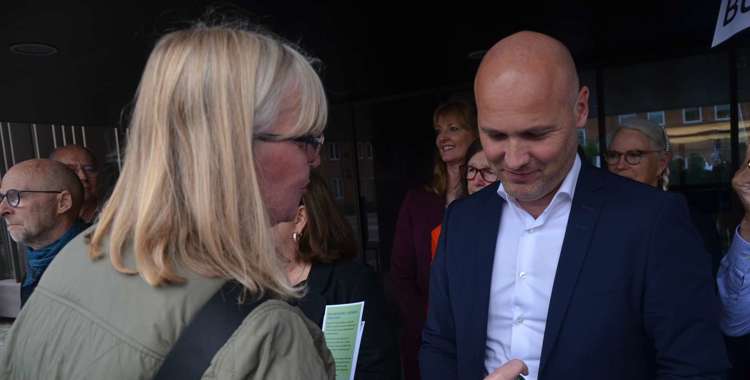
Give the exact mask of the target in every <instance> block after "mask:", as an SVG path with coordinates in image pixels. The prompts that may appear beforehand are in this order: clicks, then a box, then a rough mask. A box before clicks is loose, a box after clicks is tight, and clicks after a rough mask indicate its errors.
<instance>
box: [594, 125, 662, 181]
mask: <svg viewBox="0 0 750 380" xmlns="http://www.w3.org/2000/svg"><path fill="white" fill-rule="evenodd" d="M608 146H609V148H608V150H607V151H606V152H605V154H604V158H605V159H606V161H607V166H608V168H609V170H610V171H611V172H613V173H615V174H619V175H621V176H623V177H627V178H630V179H632V180H635V181H638V182H642V183H645V184H647V185H651V186H654V187H659V188H661V189H662V190H665V191H666V190H667V189H668V188H669V162H670V161H671V159H672V151H671V146H670V144H669V139H668V138H667V133H666V131H665V130H664V128H663V127H661V126H660V125H659V124H656V123H654V122H653V121H650V120H645V119H638V118H630V119H626V120H625V121H623V122H622V123H621V124H620V125H619V126H618V127H617V128H616V129H615V130H614V131H613V132H612V134H611V135H610V141H609V144H608Z"/></svg>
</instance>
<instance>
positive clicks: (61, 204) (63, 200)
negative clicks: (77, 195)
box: [57, 190, 73, 215]
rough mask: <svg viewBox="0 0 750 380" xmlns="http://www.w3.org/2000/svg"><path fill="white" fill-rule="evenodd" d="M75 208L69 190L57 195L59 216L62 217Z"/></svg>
mask: <svg viewBox="0 0 750 380" xmlns="http://www.w3.org/2000/svg"><path fill="white" fill-rule="evenodd" d="M72 207H73V196H72V195H71V194H70V192H69V191H68V190H63V191H62V192H61V193H60V194H57V214H58V215H62V214H65V213H66V212H68V210H70V209H71V208H72Z"/></svg>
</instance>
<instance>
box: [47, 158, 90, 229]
mask: <svg viewBox="0 0 750 380" xmlns="http://www.w3.org/2000/svg"><path fill="white" fill-rule="evenodd" d="M49 158H50V160H55V161H58V162H61V163H63V164H64V165H65V166H67V167H68V168H70V170H72V171H73V172H74V173H76V175H77V176H78V179H79V180H81V184H83V191H84V195H83V205H81V211H80V215H79V217H80V218H81V219H82V220H83V221H84V222H86V223H92V222H93V221H94V219H95V218H96V215H97V213H98V212H99V197H98V193H97V190H98V188H97V182H96V179H97V176H98V175H99V166H98V165H97V162H96V157H94V154H93V153H92V152H91V151H90V150H88V149H86V148H84V147H82V146H80V145H75V144H70V145H65V146H63V147H60V148H57V149H55V150H54V151H52V153H50V155H49Z"/></svg>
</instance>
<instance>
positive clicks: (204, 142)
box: [89, 24, 327, 298]
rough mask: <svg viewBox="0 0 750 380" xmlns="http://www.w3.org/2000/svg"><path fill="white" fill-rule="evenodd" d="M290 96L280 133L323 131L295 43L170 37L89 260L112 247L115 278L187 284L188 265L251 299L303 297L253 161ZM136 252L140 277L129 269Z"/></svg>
mask: <svg viewBox="0 0 750 380" xmlns="http://www.w3.org/2000/svg"><path fill="white" fill-rule="evenodd" d="M290 96H294V97H295V98H296V102H295V103H296V104H295V107H296V109H297V110H298V111H299V112H298V117H297V120H296V122H295V125H294V127H293V128H291V130H290V132H289V135H288V136H281V137H294V136H300V135H303V134H307V133H312V134H320V133H322V131H323V128H324V127H325V124H326V118H327V104H326V98H325V93H324V92H323V87H322V84H321V82H320V78H319V77H318V76H317V74H316V73H315V70H314V69H313V68H312V67H311V65H310V63H309V62H308V60H307V59H306V58H305V57H304V56H303V55H302V54H300V53H299V52H297V51H296V50H295V48H294V47H292V46H290V45H289V44H287V43H284V42H281V41H279V40H277V39H276V38H274V37H270V36H268V35H264V34H261V33H258V32H252V31H249V30H246V29H244V28H242V27H238V26H231V25H219V26H207V25H204V24H198V25H196V26H193V27H192V28H189V29H186V30H181V31H176V32H172V33H169V34H167V35H165V36H164V37H162V38H161V39H160V40H159V41H158V43H157V44H156V46H155V48H154V50H153V51H152V52H151V55H150V57H149V59H148V62H147V64H146V68H145V70H144V72H143V77H142V78H141V82H140V84H139V86H138V91H137V95H136V100H135V107H134V110H133V115H132V118H131V122H130V136H129V143H128V147H127V151H126V155H125V162H124V165H123V171H122V175H121V176H120V178H119V180H118V181H117V184H116V185H115V187H114V190H113V192H112V196H111V197H110V199H109V200H108V201H107V203H106V205H105V207H104V209H103V211H102V213H101V216H100V219H99V220H100V221H99V224H98V226H97V228H96V230H95V232H94V233H93V236H92V238H91V249H90V252H89V254H90V256H91V257H92V258H97V257H100V256H101V255H102V246H103V245H105V244H106V246H105V248H106V249H107V250H108V251H109V256H110V260H111V262H112V265H113V266H114V268H115V269H116V270H117V271H119V272H122V273H130V274H135V273H139V274H140V275H141V277H143V279H144V280H145V281H146V282H147V283H148V284H150V285H152V286H159V285H163V284H169V283H179V282H182V281H184V278H182V277H181V276H180V275H179V274H178V273H177V271H176V270H175V267H176V265H178V264H179V265H184V266H185V267H186V268H188V269H190V270H192V271H194V272H196V273H198V274H200V275H203V276H207V277H221V278H227V279H234V280H236V281H238V282H240V283H242V284H243V285H244V286H245V288H246V289H247V290H248V291H249V292H250V293H254V294H263V293H264V292H266V291H267V292H269V293H271V294H273V295H276V296H279V297H282V298H288V297H295V296H298V295H299V292H298V290H297V289H295V288H293V287H292V286H291V285H290V284H289V283H288V281H287V280H286V275H285V272H284V271H283V269H282V266H281V263H280V260H279V258H278V256H277V254H276V251H275V247H274V244H273V238H272V235H271V230H270V218H269V215H268V212H267V210H266V207H265V206H264V202H263V199H262V197H261V192H260V187H259V183H258V172H257V170H256V163H255V160H254V155H253V136H254V134H257V133H261V132H264V131H265V132H267V131H268V130H269V129H270V128H271V127H272V126H273V125H274V122H275V120H276V119H277V117H278V115H279V112H280V111H281V104H282V102H283V100H284V97H287V99H288V98H289V97H290ZM107 239H109V240H108V241H107ZM105 241H107V242H106V243H105ZM126 248H127V249H129V250H132V252H133V254H134V256H135V266H136V269H135V270H133V269H130V268H127V267H126V266H125V264H124V262H123V252H124V251H126Z"/></svg>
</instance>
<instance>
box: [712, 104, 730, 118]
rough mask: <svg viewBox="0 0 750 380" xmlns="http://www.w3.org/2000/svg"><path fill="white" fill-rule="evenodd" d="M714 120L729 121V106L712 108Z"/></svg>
mask: <svg viewBox="0 0 750 380" xmlns="http://www.w3.org/2000/svg"><path fill="white" fill-rule="evenodd" d="M714 119H715V120H729V104H721V105H718V106H714Z"/></svg>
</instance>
